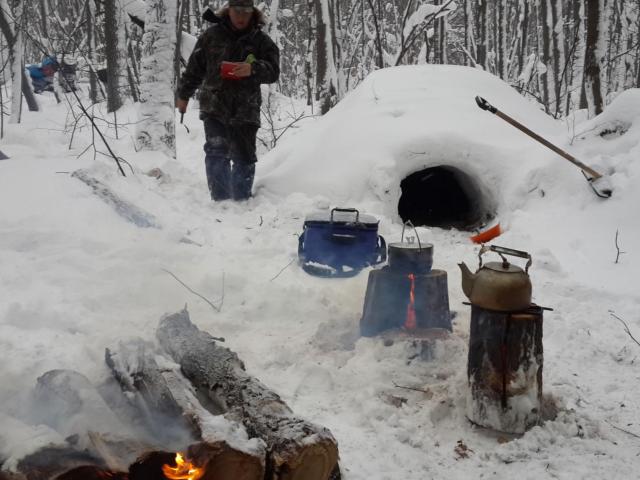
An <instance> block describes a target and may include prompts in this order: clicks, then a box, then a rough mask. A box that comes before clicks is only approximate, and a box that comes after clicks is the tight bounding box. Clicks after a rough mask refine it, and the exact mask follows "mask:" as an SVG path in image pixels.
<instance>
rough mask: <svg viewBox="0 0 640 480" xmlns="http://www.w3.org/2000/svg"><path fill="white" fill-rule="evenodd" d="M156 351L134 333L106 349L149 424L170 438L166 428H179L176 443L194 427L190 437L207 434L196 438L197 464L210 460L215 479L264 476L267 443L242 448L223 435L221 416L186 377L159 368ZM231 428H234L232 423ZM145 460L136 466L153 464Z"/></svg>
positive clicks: (241, 479)
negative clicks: (204, 403)
mask: <svg viewBox="0 0 640 480" xmlns="http://www.w3.org/2000/svg"><path fill="white" fill-rule="evenodd" d="M154 357H155V356H154V352H153V348H152V347H151V346H150V345H149V344H147V343H145V342H144V341H142V340H140V339H134V340H131V341H128V342H126V343H123V342H121V343H120V344H119V346H118V347H117V348H116V349H115V350H113V351H112V350H109V349H107V354H106V362H107V365H109V367H110V368H111V370H112V372H113V374H114V376H115V377H116V378H117V379H118V382H119V383H120V385H121V386H122V388H123V390H125V391H126V392H128V393H129V395H130V396H131V395H133V397H134V398H135V401H136V403H137V404H138V406H139V409H140V411H141V412H144V415H146V416H147V417H148V422H149V424H150V426H151V427H152V428H154V429H156V430H157V435H158V438H165V439H166V438H167V432H169V433H170V432H175V433H177V435H178V436H174V437H173V438H171V439H170V440H172V441H171V442H170V443H172V444H176V443H177V442H178V441H179V440H180V438H179V434H180V432H182V437H183V438H182V441H183V443H186V441H187V439H186V438H185V434H186V433H191V434H192V437H191V438H198V439H201V440H207V442H205V443H200V444H197V449H196V450H195V451H196V452H198V454H199V461H200V464H199V465H204V464H205V463H208V464H209V466H208V467H207V476H209V473H208V472H209V471H210V470H213V471H214V472H216V476H215V478H216V480H219V479H220V478H229V479H237V480H262V479H263V478H264V464H265V456H266V451H265V448H264V444H260V443H258V444H257V445H256V442H253V443H252V444H251V445H250V446H251V448H250V449H249V448H245V449H244V450H241V449H239V448H236V447H235V445H234V447H231V446H230V444H229V443H227V442H225V441H224V440H225V439H226V435H228V433H227V431H226V430H227V429H220V430H217V429H216V428H215V427H216V426H220V425H221V422H220V420H216V419H214V418H213V415H212V414H211V413H210V412H209V411H208V410H206V409H205V408H204V407H203V406H202V405H201V404H200V402H199V401H198V399H197V398H196V396H195V394H194V393H192V392H191V389H192V386H191V385H190V384H189V382H188V380H186V379H185V378H184V377H182V376H181V375H179V374H178V373H177V372H175V371H173V370H172V369H170V368H161V367H160V366H159V365H158V363H157V362H156V360H155V358H154ZM212 420H213V421H212ZM212 426H213V427H212ZM238 428H242V429H244V427H242V425H238V426H236V427H235V430H237V429H238ZM163 430H164V432H163ZM231 430H234V428H233V426H231ZM230 441H231V440H230ZM235 444H237V442H235ZM193 448H196V447H193ZM190 451H191V449H190ZM205 454H206V455H205ZM203 455H204V457H203ZM205 457H206V458H205ZM151 458H153V457H151ZM149 461H151V460H149ZM144 462H145V460H144V459H140V460H139V461H138V462H137V463H138V464H139V467H138V468H141V469H142V470H144V471H148V469H149V468H150V467H146V466H144V465H143V464H144ZM205 478H206V477H205ZM211 478H213V477H211Z"/></svg>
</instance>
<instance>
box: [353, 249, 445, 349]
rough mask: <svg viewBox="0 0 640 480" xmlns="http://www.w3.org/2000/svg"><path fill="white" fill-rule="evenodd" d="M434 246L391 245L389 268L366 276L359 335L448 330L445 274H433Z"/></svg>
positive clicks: (438, 272) (436, 272)
mask: <svg viewBox="0 0 640 480" xmlns="http://www.w3.org/2000/svg"><path fill="white" fill-rule="evenodd" d="M432 259H433V245H431V244H420V243H417V244H414V243H412V242H409V243H395V244H394V243H392V244H390V245H389V265H387V266H385V267H384V268H382V269H379V270H372V271H371V272H370V273H369V281H368V283H367V292H366V295H365V300H364V308H363V313H362V319H361V321H360V332H361V334H362V335H363V336H367V337H370V336H374V335H378V334H380V333H382V332H387V333H386V335H387V336H389V331H396V332H397V333H398V334H399V335H405V336H406V335H414V336H418V337H419V336H423V335H424V336H429V331H431V330H435V329H437V330H448V331H450V330H451V314H450V312H449V293H448V290H447V272H445V271H444V270H432V269H431V265H432Z"/></svg>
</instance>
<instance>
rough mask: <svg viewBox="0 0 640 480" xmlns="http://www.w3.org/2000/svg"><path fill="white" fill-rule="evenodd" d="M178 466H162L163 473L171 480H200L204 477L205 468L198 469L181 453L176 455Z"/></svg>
mask: <svg viewBox="0 0 640 480" xmlns="http://www.w3.org/2000/svg"><path fill="white" fill-rule="evenodd" d="M175 461H176V466H175V467H171V466H169V465H163V466H162V473H164V476H165V477H167V478H168V479H169V480H198V479H199V478H202V476H203V475H204V468H197V467H196V466H194V465H193V464H192V463H191V462H189V461H187V460H185V459H184V457H183V456H182V454H181V453H176V460H175Z"/></svg>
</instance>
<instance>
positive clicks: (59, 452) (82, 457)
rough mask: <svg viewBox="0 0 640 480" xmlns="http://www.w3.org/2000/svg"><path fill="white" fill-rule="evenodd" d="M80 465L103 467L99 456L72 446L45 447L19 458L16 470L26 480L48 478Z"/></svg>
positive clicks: (43, 479)
mask: <svg viewBox="0 0 640 480" xmlns="http://www.w3.org/2000/svg"><path fill="white" fill-rule="evenodd" d="M80 466H96V467H100V468H104V467H105V465H104V463H103V462H102V460H101V459H100V458H98V457H96V456H94V455H92V454H90V453H88V452H81V451H78V450H76V449H75V448H72V447H45V448H41V449H40V450H38V451H36V452H35V453H32V454H30V455H28V456H26V457H24V458H23V459H22V460H20V462H18V467H17V470H18V471H19V472H20V473H22V474H23V475H24V476H25V478H26V479H27V480H50V479H52V478H55V477H56V476H57V475H60V474H62V473H64V472H67V471H69V470H71V469H73V468H76V467H80Z"/></svg>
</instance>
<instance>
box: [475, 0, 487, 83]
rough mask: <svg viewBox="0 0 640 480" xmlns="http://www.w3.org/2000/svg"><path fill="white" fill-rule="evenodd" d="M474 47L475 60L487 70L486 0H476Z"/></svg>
mask: <svg viewBox="0 0 640 480" xmlns="http://www.w3.org/2000/svg"><path fill="white" fill-rule="evenodd" d="M476 47H477V55H478V57H477V59H476V60H477V62H478V64H479V65H482V67H483V68H484V69H485V70H488V63H487V47H488V45H487V0H478V7H477V10H476Z"/></svg>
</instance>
